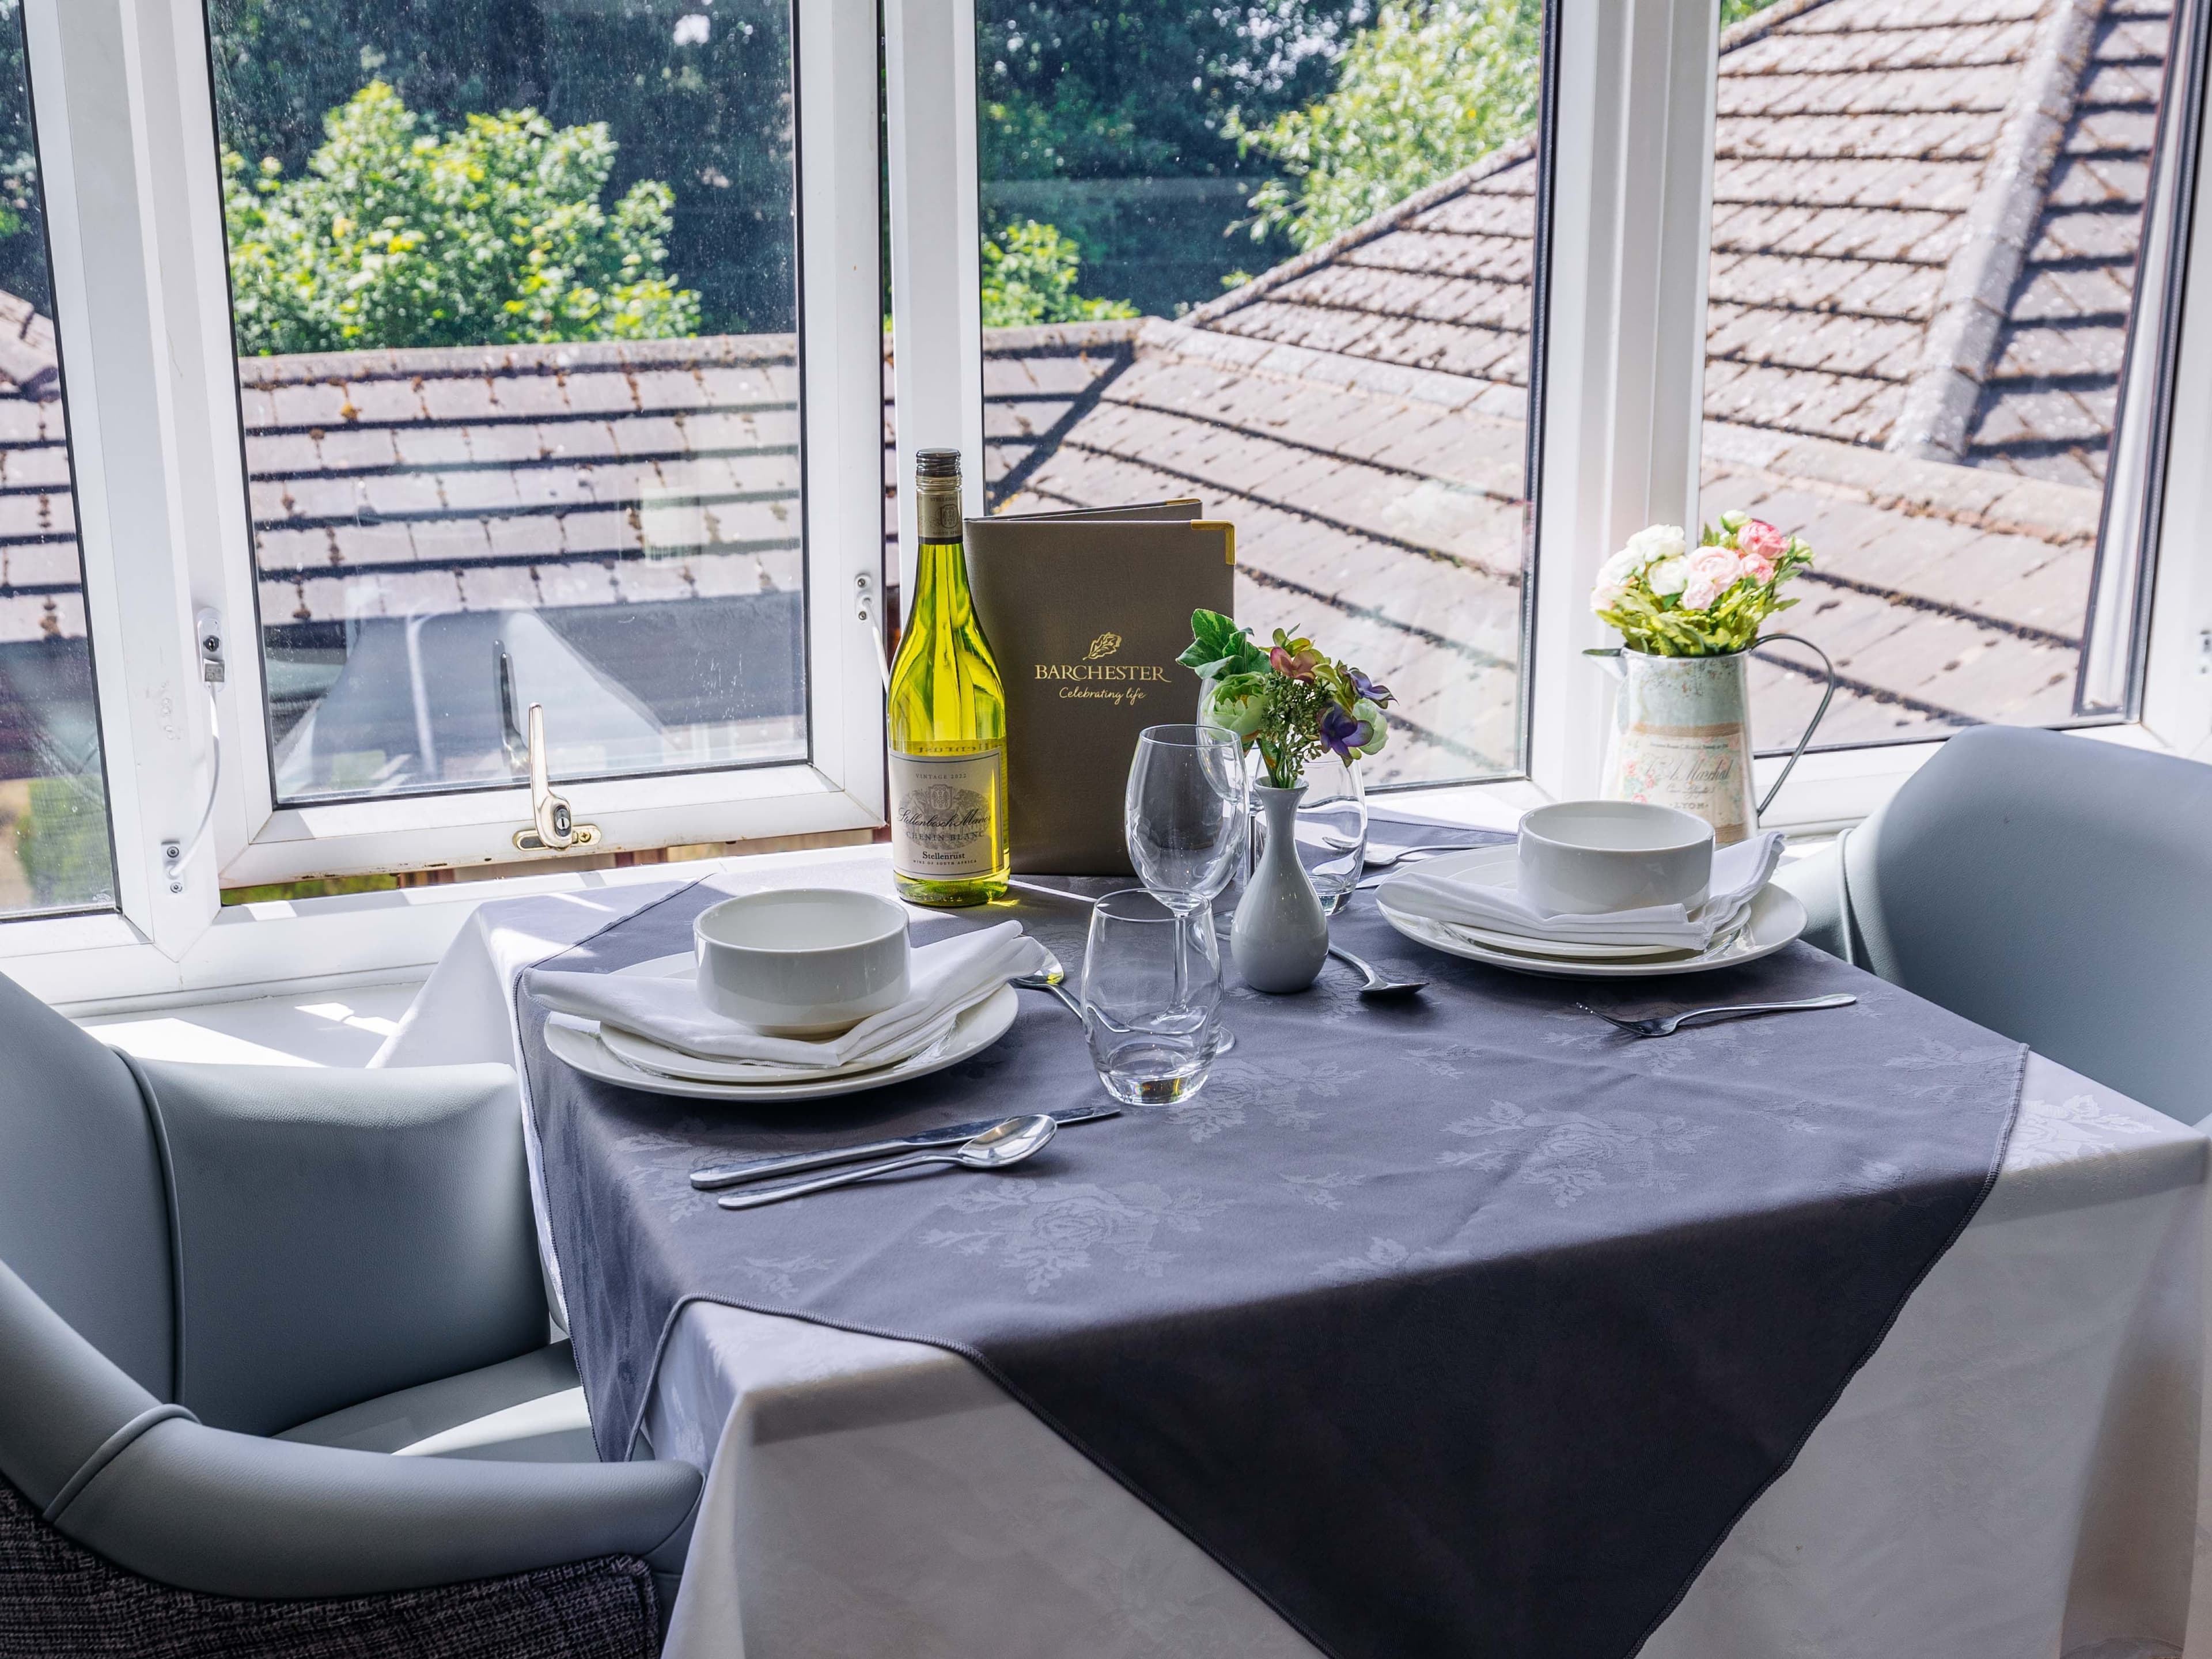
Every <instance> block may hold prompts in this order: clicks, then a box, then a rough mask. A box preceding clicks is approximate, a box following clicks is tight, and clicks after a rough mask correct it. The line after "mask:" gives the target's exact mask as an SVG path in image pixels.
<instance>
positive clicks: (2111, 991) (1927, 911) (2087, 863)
mask: <svg viewBox="0 0 2212 1659" xmlns="http://www.w3.org/2000/svg"><path fill="white" fill-rule="evenodd" d="M1778 880H1779V881H1781V883H1782V884H1784V886H1787V887H1788V888H1790V890H1792V891H1794V892H1795V893H1796V895H1797V896H1799V897H1800V898H1802V900H1804V901H1805V904H1806V908H1808V911H1810V913H1811V917H1812V926H1811V927H1810V928H1809V929H1808V933H1807V934H1806V937H1807V938H1808V939H1810V940H1811V941H1812V942H1813V943H1814V944H1816V945H1820V947H1821V948H1822V949H1824V950H1826V951H1831V952H1832V953H1833V954H1834V955H1837V956H1840V957H1844V958H1845V959H1846V960H1848V961H1852V962H1856V963H1858V964H1859V965H1860V966H1861V967H1863V968H1867V969H1871V970H1872V971H1874V972H1875V973H1876V974H1879V975H1881V977H1882V978H1884V979H1886V980H1888V981H1891V982H1892V983H1893V984H1898V985H1902V986H1904V987H1905V988H1906V989H1907V990H1910V991H1913V992H1916V993H1917V994H1919V995H1921V996H1924V997H1926V998H1928V999H1929V1000H1930V1001H1933V1002H1939V1003H1941V1004H1942V1005H1943V1006H1945V1007H1947V1008H1949V1009H1951V1010H1952V1011H1953V1012H1956V1013H1960V1014H1963V1015H1965V1016H1966V1018H1969V1019H1972V1020H1974V1021H1976V1022H1978V1024H1983V1025H1986V1026H1988V1027H1989V1028H1990V1030H1994V1031H2001V1032H2002V1033H2003V1034H2004V1035H2005V1036H2008V1037H2011V1038H2013V1039H2015V1041H2017V1042H2025V1043H2027V1044H2028V1045H2030V1046H2031V1047H2033V1048H2035V1049H2036V1050H2037V1052H2039V1053H2040V1054H2045V1055H2047V1056H2049V1057H2050V1058H2051V1059H2052V1060H2057V1062H2058V1063H2059V1064H2060V1065H2062V1066H2070V1067H2071V1068H2072V1069H2074V1070H2075V1071H2077V1072H2080V1073H2082V1075H2084V1076H2085V1077H2091V1078H2094V1079H2097V1081H2099V1082H2100V1083H2102V1084H2105V1085H2107V1086H2109V1087H2111V1088H2114V1089H2118V1091H2121V1092H2122V1093H2123V1094H2125V1095H2128V1096H2130V1097H2133V1098H2134V1099H2136V1100H2139V1101H2142V1103H2144V1104H2145V1105H2147V1106H2154V1107H2155V1108H2157V1109H2159V1110H2160V1111H2161V1112H2164V1113H2166V1115H2168V1116H2169V1117H2174V1118H2178V1119H2179V1120H2180V1121H2183V1122H2185V1123H2200V1122H2203V1121H2206V1119H2207V1116H2208V1114H2212V766H2205V765H2202V764H2200V763H2197V762H2195V761H2185V760H2177V759H2174V758H2172V757H2168V756H2163V755H2154V754H2150V753H2147V752H2145V751H2143V750H2134V749H2127V748H2123V747H2121V746H2119V745H2118V744H2108V743H2099V742H2095V741H2093V740H2091V739H2088V738H2079V737H2069V736H2067V735H2065V734H2064V733H2063V732H2039V731H2032V730H2023V729H2021V728H2019V727H2014V726H1978V727H1975V728H1973V729H1972V730H1970V731H1966V732H1960V734H1959V735H1958V736H1956V737H1954V738H1952V739H1951V740H1950V741H1949V742H1948V743H1947V744H1944V745H1943V748H1942V750H1941V751H1940V752H1939V753H1938V754H1937V755H1936V757H1935V758H1933V759H1932V760H1930V761H1929V763H1927V765H1925V766H1924V767H1923V768H1922V769H1920V770H1919V771H1918V772H1917V773H1915V774H1914V775H1913V776H1912V777H1911V779H1910V780H1908V781H1906V783H1905V786H1904V787H1902V788H1901V789H1899V791H1898V792H1897V793H1896V795H1895V796H1893V798H1892V799H1891V800H1890V801H1889V803H1888V805H1886V806H1884V807H1883V808H1882V809H1881V811H1879V812H1877V813H1875V816H1874V817H1870V818H1869V819H1868V820H1867V821H1866V823H1863V824H1861V825H1860V826H1859V827H1858V828H1857V829H1854V830H1852V831H1851V832H1850V834H1848V835H1847V836H1844V838H1843V839H1842V842H1841V844H1840V848H1835V847H1832V848H1827V849H1825V850H1824V851H1823V852H1822V853H1821V854H1818V855H1816V856H1814V857H1812V858H1808V859H1804V860H1798V861H1797V862H1796V863H1793V864H1790V865H1785V866H1784V867H1783V871H1782V872H1781V874H1780V875H1779V876H1778Z"/></svg>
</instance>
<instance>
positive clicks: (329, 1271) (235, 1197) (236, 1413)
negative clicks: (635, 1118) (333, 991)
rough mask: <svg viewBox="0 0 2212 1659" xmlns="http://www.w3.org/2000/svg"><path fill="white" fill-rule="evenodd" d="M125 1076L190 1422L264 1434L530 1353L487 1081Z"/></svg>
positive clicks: (236, 1069) (508, 1165) (507, 1116)
mask: <svg viewBox="0 0 2212 1659" xmlns="http://www.w3.org/2000/svg"><path fill="white" fill-rule="evenodd" d="M138 1065H139V1069H140V1073H141V1076H142V1077H143V1079H144V1082H145V1085H146V1090H147V1094H148V1097H149V1099H150V1100H151V1101H152V1102H153V1103H154V1108H155V1121H156V1126H157V1128H158V1131H159V1133H160V1135H161V1140H162V1150H163V1158H164V1162H165V1164H166V1166H167V1176H168V1180H169V1182H170V1194H171V1198H170V1210H171V1216H172V1222H173V1227H174V1229H175V1242H174V1255H175V1261H176V1274H177V1321H178V1338H177V1374H176V1383H175V1398H176V1399H177V1400H178V1401H179V1402H180V1403H182V1404H183V1405H185V1406H187V1407H190V1408H191V1411H192V1412H193V1413H194V1414H195V1415H196V1416H197V1417H198V1418H199V1419H201V1421H202V1422H204V1423H207V1424H210V1425H213V1426H215V1427H216V1428H222V1429H235V1430H238V1431H241V1432H243V1433H246V1434H271V1433H274V1432H276V1431H278V1430H281V1429H286V1428H289V1427H291V1426H292V1425H295V1424H297V1423H302V1422H305V1421H307V1419H310V1418H314V1417H320V1416H322V1415H324V1414H325V1413H329V1412H332V1411H335V1410H337V1409H338V1408H339V1407H343V1406H349V1405H352V1404H354V1403H356V1401H362V1400H366V1399H368V1398H371V1397H372V1396H374V1395H381V1394H387V1393H390V1392H392V1390H394V1389H404V1388H409V1387H411V1386H413V1385H415V1384H416V1383H425V1382H428V1381H431V1380H433V1379H435V1378H438V1377H442V1376H452V1375H453V1374H455V1373H457V1372H460V1371H466V1370H476V1369H477V1368H478V1367H481V1366H484V1365H489V1364H495V1363H497V1362H498V1361H501V1360H503V1359H507V1358H513V1356H514V1355H516V1354H519V1353H522V1352H526V1351H527V1350H529V1349H532V1348H535V1347H538V1346H542V1345H543V1344H544V1342H545V1340H546V1337H547V1331H548V1327H547V1322H546V1314H545V1296H544V1280H543V1279H542V1277H541V1275H540V1273H539V1269H538V1244H537V1234H536V1231H535V1228H534V1226H533V1225H532V1217H531V1207H530V1177H529V1171H528V1169H527V1166H526V1162H525V1154H524V1150H523V1144H522V1127H521V1121H520V1115H519V1113H518V1109H517V1106H516V1102H515V1093H514V1077H513V1073H512V1072H510V1071H509V1070H508V1069H507V1067H506V1066H420V1067H414V1068H410V1069H408V1070H404V1071H377V1072H346V1071H323V1070H307V1069H295V1068H292V1067H289V1066H191V1065H173V1064H163V1063H160V1062H155V1061H144V1062H138Z"/></svg>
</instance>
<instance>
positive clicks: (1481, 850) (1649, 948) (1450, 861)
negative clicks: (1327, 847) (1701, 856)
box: [1375, 842, 1682, 962]
mask: <svg viewBox="0 0 2212 1659" xmlns="http://www.w3.org/2000/svg"><path fill="white" fill-rule="evenodd" d="M1406 867H1407V869H1409V870H1416V869H1418V870H1436V871H1440V872H1443V874H1445V875H1448V876H1451V877H1454V878H1457V879H1459V880H1462V881H1465V882H1468V883H1470V884H1473V885H1474V886H1478V887H1491V888H1498V889H1502V890H1504V891H1506V892H1509V893H1512V892H1518V891H1519V890H1520V874H1521V871H1520V860H1519V849H1517V848H1516V847H1515V846H1514V845H1513V843H1512V842H1505V843H1504V845H1503V846H1497V847H1472V848H1468V850H1467V851H1466V852H1464V853H1447V854H1443V856H1441V857H1438V858H1431V859H1423V860H1421V861H1420V863H1419V864H1418V865H1413V864H1409V865H1407V866H1406ZM1389 890H1390V889H1389V884H1387V883H1384V884H1379V885H1378V886H1377V887H1376V890H1375V896H1376V898H1378V899H1380V898H1382V897H1383V896H1384V895H1385V894H1387V893H1388V892H1389ZM1401 914H1403V913H1402V912H1401ZM1437 925H1438V926H1439V927H1452V928H1454V929H1455V930H1456V931H1458V932H1459V933H1463V934H1465V935H1466V936H1467V937H1468V938H1469V939H1474V941H1475V942H1476V943H1478V944H1480V945H1489V946H1490V947H1491V948H1492V950H1497V951H1511V952H1514V953H1515V954H1517V955H1520V956H1535V957H1565V958H1567V959H1569V960H1571V961H1591V962H1620V961H1624V960H1626V959H1628V958H1631V957H1660V956H1680V955H1681V954H1682V952H1680V951H1678V950H1677V949H1676V948H1675V947H1674V946H1673V945H1586V944H1583V943H1582V942H1581V941H1580V940H1577V939H1536V938H1534V937H1532V936H1530V935H1528V934H1526V933H1507V932H1505V931H1504V929H1503V928H1498V927H1476V926H1475V925H1474V923H1473V922H1467V921H1455V922H1449V923H1438V924H1437ZM1401 931H1402V930H1401Z"/></svg>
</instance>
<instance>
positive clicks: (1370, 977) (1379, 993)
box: [1328, 945, 1428, 1002]
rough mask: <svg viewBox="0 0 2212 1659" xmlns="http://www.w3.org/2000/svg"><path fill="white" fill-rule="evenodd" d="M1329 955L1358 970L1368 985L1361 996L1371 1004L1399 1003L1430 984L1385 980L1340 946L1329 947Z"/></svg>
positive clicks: (1421, 981)
mask: <svg viewBox="0 0 2212 1659" xmlns="http://www.w3.org/2000/svg"><path fill="white" fill-rule="evenodd" d="M1328 953H1329V955H1331V956H1333V957H1335V958H1336V959H1337V960H1338V961H1339V962H1341V963H1349V964H1350V965H1351V966H1352V967H1354V968H1357V969H1358V970H1359V972H1360V975H1361V976H1362V977H1364V979H1365V980H1366V981H1367V983H1366V984H1364V985H1363V986H1361V987H1359V994H1360V995H1361V996H1363V997H1364V998H1365V999H1366V1000H1368V1001H1370V1002H1398V1001H1401V1000H1404V999H1405V998H1407V997H1409V996H1412V995H1413V994H1414V993H1416V992H1417V991H1419V990H1420V989H1421V988H1422V987H1425V985H1427V984H1428V981H1426V980H1425V979H1385V978H1384V977H1383V975H1380V974H1378V973H1376V971H1375V969H1374V968H1373V966H1372V965H1370V963H1365V962H1363V961H1362V960H1361V959H1360V958H1359V957H1355V956H1354V955H1352V952H1351V951H1347V950H1346V949H1345V948H1344V947H1343V946H1342V945H1330V946H1329V947H1328Z"/></svg>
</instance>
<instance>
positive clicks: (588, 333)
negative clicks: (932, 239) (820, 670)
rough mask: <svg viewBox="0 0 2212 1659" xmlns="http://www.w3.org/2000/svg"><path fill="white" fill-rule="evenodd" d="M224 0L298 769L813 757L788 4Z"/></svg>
mask: <svg viewBox="0 0 2212 1659" xmlns="http://www.w3.org/2000/svg"><path fill="white" fill-rule="evenodd" d="M208 13H209V24H210V34H211V38H212V42H213V55H214V63H215V70H216V114H217V125H218V128H219V130H220V131H219V137H220V141H221V144H222V153H223V168H224V178H225V185H224V192H225V194H224V207H225V219H226V224H227V227H228V233H229V246H230V264H231V287H232V301H233V310H234V319H235V323H236V329H237V337H238V346H239V351H240V364H239V378H240V400H241V404H242V406H243V410H244V416H245V428H246V469H247V472H248V474H249V477H250V480H251V490H252V517H253V524H254V553H255V559H256V562H257V570H258V576H259V579H260V580H259V595H260V606H261V629H262V649H263V659H264V665H265V668H266V673H267V679H268V699H269V708H268V714H269V736H270V744H271V747H272V752H273V756H274V763H275V773H276V794H277V797H278V799H280V800H286V801H301V800H311V799H328V798H331V797H334V796H359V795H382V794H398V793H421V792H423V791H428V790H439V789H453V788H465V787H472V786H476V787H482V786H495V785H506V784H508V783H511V782H513V781H515V780H516V779H518V778H520V777H522V776H523V775H525V772H526V731H527V711H528V708H529V706H530V705H531V704H532V703H533V702H535V703H542V704H544V708H545V719H546V728H547V737H548V740H549V746H550V753H551V758H552V769H553V771H554V773H555V775H556V776H562V777H568V778H578V777H592V776H610V775H636V774H641V773H651V772H664V771H672V770H684V769H702V768H713V767H725V766H731V765H741V764H747V763H765V762H774V761H785V760H791V759H795V758H800V757H804V756H805V753H806V726H805V634H804V599H803V569H804V562H803V557H802V552H803V524H802V515H801V474H800V461H799V426H800V422H799V365H798V337H797V332H796V329H797V321H796V319H797V301H796V297H795V295H796V288H795V281H796V276H795V273H796V269H797V246H796V222H795V219H794V218H793V211H794V209H793V204H794V200H795V196H794V180H793V167H794V157H793V137H792V122H793V108H792V72H791V27H790V16H789V14H788V12H787V9H782V8H781V7H779V6H777V5H775V4H773V3H765V0H682V3H676V0H325V3H321V4H317V5H313V6H306V5H299V4H295V3H289V0H209V8H208Z"/></svg>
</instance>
